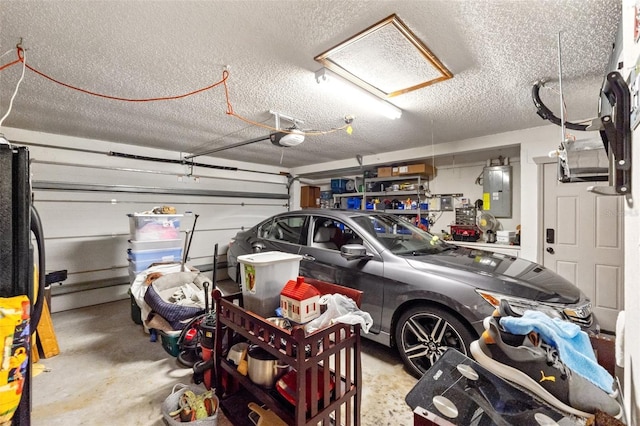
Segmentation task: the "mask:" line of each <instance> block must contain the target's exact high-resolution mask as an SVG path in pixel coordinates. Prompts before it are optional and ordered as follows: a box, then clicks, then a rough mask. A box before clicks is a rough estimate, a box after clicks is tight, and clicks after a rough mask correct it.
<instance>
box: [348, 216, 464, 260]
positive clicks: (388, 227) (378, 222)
mask: <svg viewBox="0 0 640 426" xmlns="http://www.w3.org/2000/svg"><path fill="white" fill-rule="evenodd" d="M353 221H354V222H356V223H357V224H358V225H360V226H361V227H362V228H363V229H365V231H366V232H367V234H369V236H370V238H372V239H375V240H378V241H379V242H380V243H381V244H382V245H383V246H384V247H386V248H387V249H389V250H390V251H391V252H392V253H394V254H397V255H405V256H421V255H425V254H433V253H440V252H442V251H445V250H451V249H453V248H455V246H452V245H450V244H447V243H445V242H444V241H442V240H441V239H440V237H438V236H436V235H432V234H430V233H428V232H426V231H423V230H422V229H420V228H418V227H417V226H414V225H413V224H411V223H410V222H409V221H407V220H405V219H403V218H401V217H400V216H396V215H378V214H372V215H366V214H363V215H358V216H355V217H353Z"/></svg>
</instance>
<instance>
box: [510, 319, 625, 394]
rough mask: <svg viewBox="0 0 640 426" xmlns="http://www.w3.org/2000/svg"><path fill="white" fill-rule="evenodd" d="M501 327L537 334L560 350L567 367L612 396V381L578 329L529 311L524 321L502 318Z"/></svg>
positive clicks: (586, 336) (583, 333)
mask: <svg viewBox="0 0 640 426" xmlns="http://www.w3.org/2000/svg"><path fill="white" fill-rule="evenodd" d="M500 325H502V327H504V329H505V330H506V331H507V332H509V333H512V334H522V335H524V334H527V333H529V332H531V331H535V332H537V333H538V334H539V335H540V338H541V339H542V340H543V341H544V342H545V343H547V344H548V345H551V346H553V347H554V348H556V349H557V350H558V354H559V355H560V359H561V360H562V362H564V363H565V365H567V367H569V368H571V370H573V371H574V372H575V373H577V374H580V375H581V376H582V377H584V378H586V379H587V380H589V381H590V382H592V383H593V384H594V385H596V386H598V387H599V388H601V389H602V390H604V391H605V392H607V393H612V392H613V377H611V374H609V372H608V371H607V370H605V369H604V367H602V366H601V365H600V364H598V362H597V361H596V357H595V354H594V352H593V346H591V341H590V340H589V336H588V335H587V333H585V332H584V331H582V330H581V329H580V327H579V326H578V325H576V324H574V323H572V322H569V321H563V320H561V319H560V318H551V317H549V316H548V315H546V314H544V313H542V312H539V311H530V310H529V311H525V313H524V315H522V317H502V318H501V319H500Z"/></svg>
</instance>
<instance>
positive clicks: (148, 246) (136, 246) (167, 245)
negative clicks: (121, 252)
mask: <svg viewBox="0 0 640 426" xmlns="http://www.w3.org/2000/svg"><path fill="white" fill-rule="evenodd" d="M129 246H130V247H131V250H133V251H138V250H161V249H173V248H176V247H177V248H181V247H182V240H181V239H176V240H150V241H136V240H129Z"/></svg>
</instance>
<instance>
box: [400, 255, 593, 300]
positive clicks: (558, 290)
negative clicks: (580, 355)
mask: <svg viewBox="0 0 640 426" xmlns="http://www.w3.org/2000/svg"><path fill="white" fill-rule="evenodd" d="M406 259H407V262H408V263H409V265H411V266H412V267H413V268H415V269H418V270H425V271H428V272H430V273H436V274H441V275H445V276H448V277H449V278H452V279H455V280H456V281H459V282H464V283H466V284H469V285H470V286H473V287H476V288H479V289H483V290H488V291H494V292H498V293H501V294H504V295H509V296H515V297H521V298H525V299H531V300H537V301H541V302H548V303H577V302H578V301H579V300H580V298H581V295H582V293H581V291H580V290H579V289H578V287H576V286H575V285H573V284H572V283H571V282H570V281H568V280H566V279H565V278H562V277H561V276H560V275H558V274H556V273H555V272H553V271H550V270H548V269H546V268H545V267H544V266H542V265H539V264H537V263H535V262H531V261H529V260H525V259H522V258H517V257H512V256H508V255H502V254H499V253H492V252H488V251H484V250H475V249H468V248H463V247H458V248H454V249H452V250H447V251H444V252H442V253H438V254H430V255H425V256H414V257H407V258H406Z"/></svg>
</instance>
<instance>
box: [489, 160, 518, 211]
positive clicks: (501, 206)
mask: <svg viewBox="0 0 640 426" xmlns="http://www.w3.org/2000/svg"><path fill="white" fill-rule="evenodd" d="M512 186H513V184H512V182H511V166H487V167H485V168H484V173H483V191H482V192H483V194H482V210H483V211H487V212H489V213H491V214H492V215H494V216H495V217H511V202H512V195H511V193H512V191H511V188H512Z"/></svg>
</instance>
